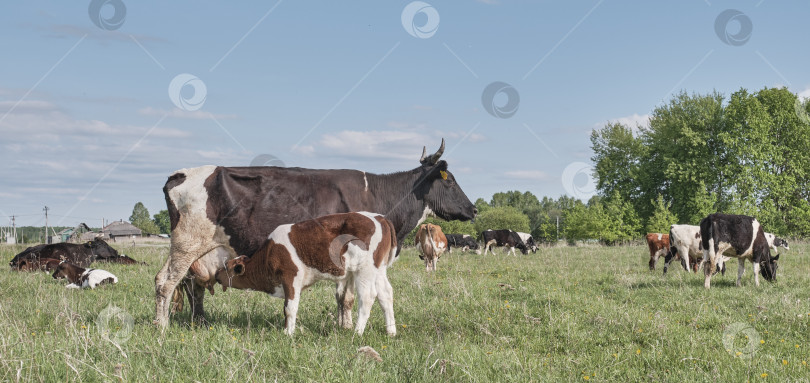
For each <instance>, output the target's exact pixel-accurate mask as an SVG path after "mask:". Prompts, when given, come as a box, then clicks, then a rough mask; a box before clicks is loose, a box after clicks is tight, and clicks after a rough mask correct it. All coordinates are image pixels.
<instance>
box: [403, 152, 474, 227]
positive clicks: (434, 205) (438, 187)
mask: <svg viewBox="0 0 810 383" xmlns="http://www.w3.org/2000/svg"><path fill="white" fill-rule="evenodd" d="M443 153H444V139H442V145H441V147H439V150H438V151H436V153H434V154H433V155H430V156H426V155H425V148H422V158H421V159H419V162H420V163H421V164H422V166H421V167H419V168H417V169H418V170H419V172H420V175H419V178H418V179H417V180H416V184H414V185H413V192H414V194H415V195H416V198H417V199H419V200H423V201H425V204H426V205H427V207H428V208H430V210H431V211H433V213H434V214H436V215H437V216H439V218H442V219H445V220H448V221H451V220H462V221H469V220H472V219H474V218H475V215H476V214H478V209H476V208H475V205H473V204H472V202H470V199H469V198H467V195H466V194H464V191H463V190H461V187H460V186H459V185H458V184H457V183H456V178H455V177H454V176H453V174H452V173H450V172H449V171H448V170H447V162H446V161H444V160H439V158H440V157H441V156H442V154H443Z"/></svg>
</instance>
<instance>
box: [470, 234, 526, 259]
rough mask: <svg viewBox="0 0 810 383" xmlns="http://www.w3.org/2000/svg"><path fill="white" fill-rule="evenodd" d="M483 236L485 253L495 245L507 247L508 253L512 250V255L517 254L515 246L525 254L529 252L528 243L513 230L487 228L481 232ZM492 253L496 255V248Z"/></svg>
mask: <svg viewBox="0 0 810 383" xmlns="http://www.w3.org/2000/svg"><path fill="white" fill-rule="evenodd" d="M481 238H482V239H483V241H484V254H487V252H489V251H490V249H491V248H492V247H493V246H504V247H507V253H510V252H511V253H512V255H517V254H516V253H515V248H517V249H520V252H521V253H523V254H528V253H529V251H528V249H527V248H526V244H525V243H523V240H521V239H520V236H519V235H518V233H516V232H514V231H512V230H487V231H484V232H481ZM492 254H493V255H495V251H494V250H493V251H492Z"/></svg>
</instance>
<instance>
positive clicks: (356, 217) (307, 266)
mask: <svg viewBox="0 0 810 383" xmlns="http://www.w3.org/2000/svg"><path fill="white" fill-rule="evenodd" d="M396 259H397V238H396V230H395V229H394V225H393V224H392V223H391V221H389V220H387V219H385V218H384V217H383V216H382V215H379V214H373V213H367V212H359V213H342V214H333V215H327V216H323V217H320V218H315V219H312V220H308V221H303V222H299V223H296V224H293V225H281V226H278V227H277V228H276V229H275V230H273V232H272V233H271V234H270V237H269V238H268V239H267V240H266V241H265V242H264V244H263V245H262V246H261V247H259V250H257V251H256V252H255V253H254V254H253V255H252V256H251V257H250V258H248V257H246V256H241V257H238V258H235V259H232V260H229V261H228V262H227V263H226V268H224V269H220V270H218V271H217V273H216V280H217V282H219V283H220V284H222V290H223V291H224V290H226V289H227V288H228V287H233V288H236V289H250V290H256V291H262V292H265V293H267V294H270V295H272V296H274V297H278V298H284V317H285V332H286V333H287V334H288V335H292V334H293V333H294V331H295V317H296V314H297V312H298V303H299V301H300V300H301V292H302V291H303V290H304V289H306V288H307V287H309V286H311V285H312V284H314V283H315V282H317V281H321V280H330V281H334V282H335V283H336V284H337V290H336V292H335V298H336V299H337V303H338V321H339V322H340V324H341V325H342V326H343V327H344V328H351V327H352V305H353V304H354V295H355V293H356V294H357V298H358V303H359V307H358V314H357V327H356V328H355V330H356V331H357V333H358V334H361V335H362V334H363V331H364V330H365V327H366V322H367V321H368V317H369V314H370V312H371V306H372V305H373V304H374V299H375V298H376V299H377V301H378V302H380V306H382V309H383V313H384V314H385V327H386V330H387V331H388V334H389V335H396V332H397V330H396V324H395V323H394V292H393V289H392V288H391V283H390V282H388V276H387V275H386V270H387V268H388V266H390V265H391V264H392V263H393V262H394V261H395V260H396Z"/></svg>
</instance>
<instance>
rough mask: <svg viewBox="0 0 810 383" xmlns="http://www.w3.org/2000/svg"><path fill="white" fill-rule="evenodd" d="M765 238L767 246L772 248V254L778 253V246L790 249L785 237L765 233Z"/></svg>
mask: <svg viewBox="0 0 810 383" xmlns="http://www.w3.org/2000/svg"><path fill="white" fill-rule="evenodd" d="M765 239H766V240H768V247H770V248H771V250H773V253H774V254H777V255H779V249H778V248H779V247H784V248H785V250H790V247H788V242H787V240H786V239H783V238H779V237H777V236H776V235H774V234H772V233H765Z"/></svg>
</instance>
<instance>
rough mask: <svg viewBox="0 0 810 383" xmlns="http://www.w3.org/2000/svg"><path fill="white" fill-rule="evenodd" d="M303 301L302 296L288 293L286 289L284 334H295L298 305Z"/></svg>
mask: <svg viewBox="0 0 810 383" xmlns="http://www.w3.org/2000/svg"><path fill="white" fill-rule="evenodd" d="M300 300H301V294H296V292H295V291H293V292H292V294H288V293H287V289H284V333H285V334H287V335H290V336H292V335H293V334H295V317H296V316H297V315H298V303H299V302H300Z"/></svg>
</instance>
